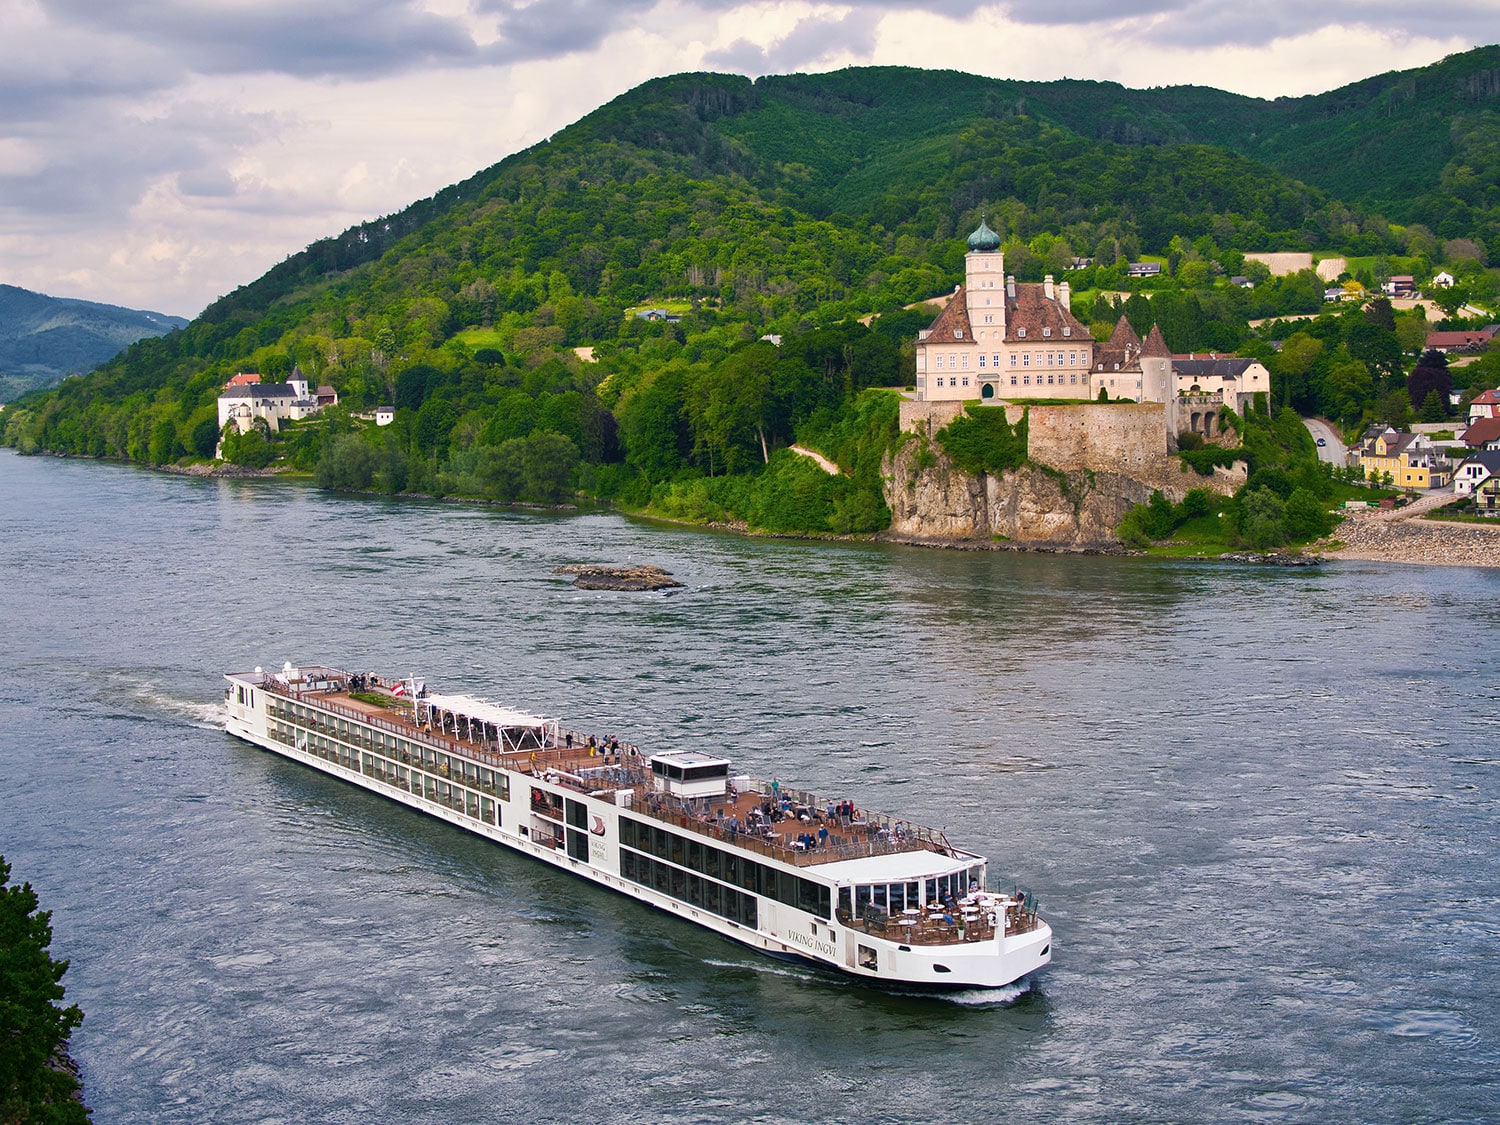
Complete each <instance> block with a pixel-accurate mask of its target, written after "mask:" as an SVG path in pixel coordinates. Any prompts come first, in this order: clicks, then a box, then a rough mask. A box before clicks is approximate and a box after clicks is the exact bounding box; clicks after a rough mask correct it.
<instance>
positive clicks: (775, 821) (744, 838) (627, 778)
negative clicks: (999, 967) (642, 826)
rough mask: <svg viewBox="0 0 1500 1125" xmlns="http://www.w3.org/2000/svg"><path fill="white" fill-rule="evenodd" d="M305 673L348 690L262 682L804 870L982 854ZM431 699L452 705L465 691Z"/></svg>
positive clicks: (561, 737)
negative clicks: (436, 716)
mask: <svg viewBox="0 0 1500 1125" xmlns="http://www.w3.org/2000/svg"><path fill="white" fill-rule="evenodd" d="M306 671H309V672H317V673H327V674H328V675H329V676H330V677H333V678H336V679H337V680H338V681H339V683H340V684H341V685H342V686H340V687H339V688H338V689H337V690H312V689H307V690H299V689H298V688H297V686H296V685H295V684H293V685H287V684H285V683H282V682H279V680H278V679H277V677H274V676H269V675H267V676H265V677H264V679H263V681H262V686H263V687H264V688H267V689H269V690H271V691H272V692H274V693H276V694H279V695H285V696H288V697H289V698H295V699H297V700H299V701H301V702H304V703H313V704H316V705H317V706H318V707H322V708H325V709H327V710H328V711H330V712H332V713H333V714H335V715H340V716H343V717H345V718H348V719H355V720H358V721H360V722H363V723H366V724H368V725H370V726H373V727H376V728H378V729H382V730H385V731H387V732H390V733H395V734H398V735H400V736H401V737H403V738H406V739H410V740H411V741H413V742H419V743H422V744H425V745H427V746H430V747H432V748H433V749H435V750H438V751H441V752H443V753H447V754H456V755H458V756H460V757H463V758H467V759H469V760H471V761H474V762H477V763H481V764H483V765H487V766H491V767H499V768H502V769H506V770H510V771H511V772H513V773H521V774H530V775H532V776H536V777H539V778H544V779H548V780H550V781H552V782H554V783H555V784H558V785H560V786H562V787H565V788H571V789H575V790H577V791H579V792H582V793H587V794H594V795H598V796H601V797H610V796H611V795H612V794H614V793H617V792H618V791H620V790H624V789H628V790H630V791H631V794H632V796H631V798H630V801H631V804H630V807H631V808H632V810H633V811H635V812H638V813H644V814H646V815H648V816H650V817H652V818H654V819H656V820H660V821H663V822H665V823H667V824H671V825H673V826H675V827H678V828H685V829H688V830H689V831H692V832H696V833H700V834H702V835H704V836H709V837H713V838H715V839H719V840H722V841H725V842H727V843H732V844H734V845H736V846H738V847H740V848H743V849H745V850H747V851H751V852H756V853H759V854H762V855H765V856H768V857H770V858H774V859H776V860H779V861H781V862H783V863H788V864H793V865H795V866H799V867H807V866H814V865H819V864H828V863H841V862H846V861H849V860H855V859H860V858H864V857H874V856H891V855H897V854H902V853H931V855H930V856H929V861H930V860H931V859H933V858H936V857H943V858H946V859H949V860H951V861H953V866H955V867H956V866H960V865H961V864H962V862H964V861H967V860H971V859H975V858H978V857H975V856H973V855H971V854H970V853H967V852H964V851H961V850H959V849H957V848H954V847H952V846H951V845H950V844H949V843H948V841H947V840H946V839H945V838H944V836H943V834H942V833H941V832H940V831H937V830H935V829H931V828H926V827H923V826H921V825H916V824H912V823H910V822H909V821H904V820H899V819H895V818H891V817H888V816H885V815H882V814H880V813H875V812H872V811H870V810H866V809H861V808H858V807H856V806H854V805H853V804H852V803H850V802H846V801H836V800H835V801H830V800H826V799H823V798H820V797H818V796H817V795H815V794H812V793H809V792H806V791H803V790H798V789H792V788H788V787H786V786H783V785H781V784H780V783H779V782H775V781H773V782H764V781H758V780H753V779H751V780H749V781H748V784H742V785H740V786H739V787H736V786H734V785H733V784H732V783H731V785H730V786H729V788H728V790H727V791H726V792H725V793H723V794H721V795H718V796H713V797H696V798H679V797H673V796H670V795H668V794H666V793H663V792H661V791H660V790H658V789H657V788H656V787H655V786H654V785H653V783H652V782H653V778H652V775H651V772H650V765H649V758H650V756H649V754H647V753H646V752H643V751H642V750H640V748H638V747H636V746H634V745H631V744H629V743H620V742H617V741H615V740H614V739H613V738H612V737H611V736H602V737H601V736H597V735H596V736H593V737H592V738H591V737H590V736H589V735H588V734H587V733H584V732H579V731H573V730H569V729H567V728H565V727H562V726H561V725H559V724H558V723H556V722H555V721H548V720H542V719H539V718H536V717H534V716H527V715H524V714H522V713H520V712H514V711H508V710H504V709H499V708H493V705H488V704H486V705H484V706H486V707H490V708H493V712H492V713H494V714H503V715H505V716H507V717H509V718H511V719H513V720H515V721H517V722H523V721H529V722H530V723H531V724H533V725H529V726H528V727H527V728H526V731H527V733H526V734H525V735H524V736H523V737H509V736H508V735H507V732H506V731H504V730H498V731H497V730H494V729H493V728H492V727H490V726H486V725H481V724H476V726H478V728H479V729H478V734H479V737H469V730H468V724H467V723H465V722H462V721H454V720H451V719H449V718H448V716H449V715H451V714H452V713H451V712H449V711H442V712H441V713H440V714H441V716H442V719H441V721H442V722H444V723H446V724H449V725H451V726H452V727H456V728H457V729H448V728H447V727H446V726H434V725H433V724H432V723H431V722H428V723H424V724H420V725H419V724H418V723H417V722H416V720H415V717H414V715H415V712H414V708H413V706H412V703H411V702H410V701H409V700H404V699H402V698H401V697H399V696H396V695H393V694H391V693H390V692H389V690H388V689H385V688H379V689H374V690H368V691H361V692H357V693H356V692H351V691H350V690H349V688H348V685H347V681H348V677H347V675H346V674H344V673H341V672H337V671H336V670H333V669H309V670H306ZM392 682H393V681H385V683H392ZM433 698H435V699H438V700H442V701H444V702H448V701H452V700H461V699H462V698H463V697H450V696H437V697H433ZM466 702H469V703H478V702H479V701H466ZM435 713H436V712H435ZM516 729H520V728H516ZM742 780H743V779H742ZM830 809H831V810H832V812H830ZM936 866H938V867H943V866H946V865H943V864H937V865H936Z"/></svg>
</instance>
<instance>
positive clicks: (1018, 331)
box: [1016, 328, 1026, 340]
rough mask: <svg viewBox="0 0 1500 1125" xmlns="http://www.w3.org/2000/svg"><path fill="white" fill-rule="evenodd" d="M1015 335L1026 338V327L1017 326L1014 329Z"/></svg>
mask: <svg viewBox="0 0 1500 1125" xmlns="http://www.w3.org/2000/svg"><path fill="white" fill-rule="evenodd" d="M1016 335H1017V336H1018V337H1019V338H1021V339H1022V340H1024V339H1026V329H1024V328H1017V329H1016Z"/></svg>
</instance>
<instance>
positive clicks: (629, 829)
mask: <svg viewBox="0 0 1500 1125" xmlns="http://www.w3.org/2000/svg"><path fill="white" fill-rule="evenodd" d="M620 843H622V844H624V845H625V846H626V847H629V848H636V849H637V850H639V851H642V852H646V853H649V854H651V855H654V856H656V857H657V858H658V859H664V860H667V861H669V862H671V863H674V864H677V865H678V866H680V867H685V868H687V869H688V870H690V871H697V872H700V873H701V874H704V875H708V876H711V877H712V878H715V879H722V880H723V881H724V882H726V883H729V884H732V885H734V886H737V887H740V888H742V889H744V890H747V891H751V892H753V893H755V894H759V895H765V896H766V897H767V898H774V899H775V900H776V901H777V902H781V903H785V904H786V905H787V906H795V907H796V908H797V909H798V910H805V911H807V912H808V913H809V914H816V915H817V916H818V917H819V918H828V917H831V913H830V912H831V910H832V908H833V895H832V891H831V889H830V888H828V887H826V886H824V885H823V884H822V883H818V882H815V881H813V880H812V879H804V878H802V877H801V876H800V875H796V874H794V873H793V872H790V871H779V870H777V869H776V868H774V867H768V866H767V865H765V864H763V863H756V862H755V861H754V860H751V859H746V858H745V857H744V856H741V855H738V854H736V853H735V852H729V851H723V850H721V849H719V848H716V847H714V846H713V845H712V844H709V843H705V842H704V841H702V840H696V839H693V838H691V837H686V836H680V835H678V834H677V833H676V832H669V831H668V830H667V829H665V828H660V827H658V826H656V825H654V824H646V823H644V822H643V821H639V820H634V819H632V818H630V817H628V816H622V817H621V818H620Z"/></svg>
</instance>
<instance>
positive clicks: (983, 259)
mask: <svg viewBox="0 0 1500 1125" xmlns="http://www.w3.org/2000/svg"><path fill="white" fill-rule="evenodd" d="M1004 281H1005V255H1004V254H1003V253H1001V251H1000V236H999V235H998V234H996V233H995V232H994V231H992V230H990V227H989V224H988V223H986V222H985V221H984V219H983V218H981V219H980V220H979V227H978V228H977V229H976V230H975V231H974V233H973V234H971V235H969V252H968V253H967V254H965V255H964V301H965V304H966V305H967V307H968V310H969V324H970V325H971V326H972V329H973V331H974V333H975V334H976V336H978V337H979V338H981V339H983V338H989V337H991V336H993V338H995V339H1002V340H1003V339H1004V338H1005V288H1004Z"/></svg>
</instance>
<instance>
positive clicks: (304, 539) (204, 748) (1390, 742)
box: [0, 452, 1500, 1123]
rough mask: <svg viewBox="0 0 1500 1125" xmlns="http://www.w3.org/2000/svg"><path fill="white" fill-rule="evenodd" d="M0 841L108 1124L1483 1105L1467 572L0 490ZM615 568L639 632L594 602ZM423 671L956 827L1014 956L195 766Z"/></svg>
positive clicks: (1488, 841) (1497, 961)
mask: <svg viewBox="0 0 1500 1125" xmlns="http://www.w3.org/2000/svg"><path fill="white" fill-rule="evenodd" d="M0 498H3V514H4V524H3V534H0V573H3V574H4V577H5V582H4V583H3V585H0V624H3V626H4V632H5V636H6V637H7V638H8V641H9V646H10V649H9V651H10V658H9V660H8V662H7V663H8V667H7V670H6V674H5V675H4V676H3V678H0V783H3V792H4V798H3V804H0V851H3V853H4V854H5V856H6V857H7V859H9V860H10V862H11V863H12V865H13V867H14V869H15V871H14V878H16V879H17V880H21V879H26V880H29V881H30V882H31V883H32V884H33V885H34V886H35V887H36V888H37V890H38V892H39V893H40V894H41V896H42V898H43V901H44V904H45V905H46V906H48V907H50V908H51V909H52V911H53V927H54V931H55V935H56V937H55V940H54V953H55V954H56V955H58V956H62V957H67V958H70V959H71V962H72V966H71V968H70V969H69V971H68V974H67V977H66V980H65V983H66V985H67V988H68V995H69V998H70V1000H72V1001H75V1002H77V1003H79V1004H80V1005H82V1007H83V1008H84V1010H85V1012H86V1014H87V1018H86V1020H85V1022H84V1024H83V1026H82V1028H81V1029H80V1030H79V1031H78V1032H77V1033H76V1034H75V1037H74V1043H73V1046H74V1054H75V1055H76V1057H77V1058H78V1060H79V1062H80V1064H81V1065H82V1069H83V1074H84V1079H85V1082H86V1085H87V1091H88V1097H89V1100H90V1102H91V1104H92V1106H93V1107H94V1110H95V1120H96V1121H97V1122H101V1123H111V1122H141V1121H163V1122H249V1121H254V1122H263V1121H289V1122H292V1121H334V1122H344V1121H347V1122H356V1121H357V1122H376V1121H378V1122H465V1121H481V1120H483V1121H527V1122H550V1121H574V1120H576V1121H589V1122H613V1121H632V1122H647V1121H651V1122H655V1121H667V1122H689V1121H692V1122H718V1121H762V1122H783V1121H785V1122H798V1121H819V1122H821V1121H838V1122H849V1121H868V1122H887V1121H892V1122H895V1121H922V1122H926V1121H933V1122H952V1121H976V1122H977V1121H991V1120H1000V1119H1009V1118H1012V1117H1016V1118H1022V1119H1031V1120H1038V1119H1044V1118H1056V1119H1061V1120H1066V1121H1099V1122H1104V1121H1110V1122H1113V1121H1184V1122H1188V1121H1208V1120H1213V1121H1242V1120H1254V1121H1307V1120H1320V1121H1403V1122H1405V1121H1481V1120H1487V1119H1488V1120H1494V1119H1496V1118H1497V1117H1500V995H1497V993H1500V987H1497V985H1500V845H1497V834H1496V823H1497V819H1500V817H1497V813H1500V804H1497V792H1500V723H1497V718H1496V716H1497V705H1500V656H1497V646H1496V638H1497V636H1500V628H1497V626H1500V570H1483V571H1481V570H1464V569H1422V568H1399V567H1393V566H1383V565H1379V564H1373V563H1342V564H1337V565H1335V566H1330V567H1327V568H1323V569H1319V570H1296V571H1272V570H1258V569H1244V568H1237V567H1233V566H1228V565H1219V564H1201V563H1200V564H1189V563H1175V562H1159V561H1145V560H1138V559H1110V558H1066V557H1056V558H1055V557H1045V556H1027V555H1012V554H988V553H975V554H970V553H949V552H937V551H923V550H916V549H907V548H895V547H883V546H869V545H844V544H822V543H801V542H786V541H776V540H759V539H748V538H742V537H736V536H727V535H716V534H711V533H705V532H695V531H689V530H684V529H680V528H672V527H662V526H655V525H650V524H646V523H641V522H634V521H631V520H628V519H625V518H622V517H620V516H617V515H613V514H608V513H604V514H578V515H538V514H528V513H518V512H510V511H501V510H490V509H481V508H469V507H464V506H459V505H444V504H435V503H434V504H424V503H403V504H397V503H392V502H387V501H382V500H373V499H351V498H346V497H333V496H328V495H325V494H322V493H319V492H317V491H315V490H312V489H309V488H303V487H297V486H291V485H286V484H280V483H274V482H259V481H253V482H241V481H196V480H186V479H179V478H172V477H165V476H160V475H156V474H152V473H148V472H144V471H140V470H136V469H131V468H124V467H118V466H105V465H97V464H90V463H81V462H68V461H58V460H49V459H41V458H20V457H17V456H15V455H13V454H11V453H9V452H5V453H0ZM593 561H602V562H629V561H634V562H643V563H644V562H649V563H656V564H660V565H662V566H665V567H666V568H667V569H669V570H671V571H673V572H675V574H676V575H677V577H678V578H679V579H681V580H682V581H684V582H685V583H686V588H685V589H683V590H681V591H679V592H677V593H675V594H674V595H670V596H664V595H628V594H609V593H586V592H582V591H578V590H575V589H574V588H572V587H571V586H570V585H569V584H568V583H567V580H566V579H563V578H560V577H558V576H555V575H553V574H552V573H551V571H552V568H553V567H554V566H557V565H560V564H562V563H567V562H593ZM287 659H291V660H293V661H322V662H327V663H332V664H335V665H339V666H345V667H359V668H371V669H374V670H378V671H385V672H389V673H405V672H411V671H416V672H419V673H425V674H426V676H427V677H428V679H429V681H430V682H431V683H432V684H433V685H434V686H437V687H440V688H441V689H443V690H453V691H465V692H469V693H471V694H484V695H489V696H491V697H493V698H497V699H499V700H502V701H504V702H507V703H511V704H513V705H516V706H520V707H524V708H526V709H529V710H533V711H541V712H545V713H548V714H556V715H559V716H562V717H565V718H567V719H569V720H570V721H573V722H574V723H575V724H576V725H579V726H582V727H584V728H586V729H594V730H598V731H602V732H614V733H619V734H621V735H624V736H626V737H629V738H631V739H633V740H635V741H637V742H639V743H640V744H641V745H642V746H645V747H649V748H652V749H655V748H669V747H674V746H675V747H686V746H707V747H711V748H714V749H722V750H724V751H727V752H728V754H729V755H730V756H731V757H732V758H734V759H735V761H736V763H737V765H738V766H739V767H740V768H742V769H744V770H745V771H746V772H750V773H754V774H757V775H761V776H771V775H777V776H779V777H780V778H782V779H783V780H784V781H790V782H795V783H797V784H800V785H804V786H806V787H808V788H811V789H814V790H817V791H819V792H822V793H824V794H827V795H828V796H830V797H833V798H841V797H846V796H847V797H850V798H852V799H855V800H857V801H858V802H859V803H861V804H864V805H866V806H869V807H873V808H877V809H882V810H887V811H890V812H892V813H896V814H898V815H903V816H907V817H909V818H911V819H914V820H917V821H919V822H922V823H927V824H931V825H934V826H939V827H944V828H946V830H947V832H948V835H949V837H950V838H951V839H953V840H954V841H955V842H957V843H961V844H964V845H968V846H971V847H973V848H975V849H976V850H978V851H980V852H982V853H985V854H988V855H989V856H990V857H991V868H992V873H994V874H996V875H999V876H1000V878H1001V879H1002V881H1004V882H1006V883H1007V884H1009V883H1010V882H1011V881H1012V880H1014V881H1016V882H1019V883H1020V884H1021V885H1023V886H1028V887H1030V888H1032V889H1033V891H1034V892H1035V893H1036V894H1037V895H1038V896H1039V897H1040V901H1041V907H1042V911H1043V913H1044V914H1046V915H1047V916H1048V918H1049V920H1050V921H1051V923H1052V925H1053V927H1054V929H1055V931H1056V940H1055V946H1054V950H1055V960H1054V963H1053V964H1052V965H1051V966H1050V967H1049V968H1048V969H1047V970H1046V971H1045V972H1044V973H1042V974H1040V975H1039V976H1038V977H1037V978H1036V979H1033V980H1029V981H1026V982H1024V983H1023V985H1022V986H1020V987H1017V988H1014V989H1009V990H1006V991H1004V992H1003V993H1001V994H999V995H995V994H986V993H966V994H959V995H957V996H954V997H949V998H946V999H934V998H931V997H923V996H910V995H892V994H888V993H881V992H874V991H870V990H867V989H864V988H862V987H859V986H857V985H854V984H852V983H847V982H844V981H842V980H840V979H835V978H832V977H825V976H822V975H819V974H818V973H816V972H813V971H810V970H809V971H804V970H801V969H797V968H791V967H788V966H785V965H782V964H779V963H776V962H773V961H770V960H767V959H763V958H761V957H759V956H757V955H754V954H751V953H749V952H748V951H744V950H741V949H740V948H738V947H736V946H732V945H729V944H727V943H725V942H723V941H721V940H719V939H717V938H715V937H713V936H712V935H709V934H707V933H704V932H700V931H698V930H696V929H694V928H692V927H690V926H688V925H686V924H684V923H681V922H679V921H677V920H675V919H671V918H668V917H666V916H664V915H659V914H657V913H656V912H654V911H651V910H649V909H648V908H646V907H643V906H640V905H638V904H635V903H633V902H630V901H627V900H625V899H623V898H619V897H617V896H614V895H612V894H611V893H609V892H607V891H604V890H600V889H596V888H593V887H590V886H587V885H584V884H582V883H580V882H577V881H575V880H572V879H570V878H569V877H567V876H566V875H563V874H561V873H558V872H555V871H553V870H551V869H549V868H546V867H543V866H541V865H539V864H536V863H533V862H530V861H527V860H524V859H522V858H520V857H517V856H514V855H512V854H510V853H508V852H505V851H503V850H501V849H498V848H496V847H494V846H492V845H488V844H486V843H484V842H482V841H480V840H478V839H476V838H474V837H470V836H467V835H465V834H463V833H461V832H460V831H458V830H457V829H453V828H451V827H449V826H446V825H443V824H439V823H435V822H432V821H429V820H427V819H425V818H423V817H422V816H420V815H419V814H416V813H414V812H411V811H410V810H406V809H404V808H401V807H399V806H396V805H394V804H391V803H388V802H386V801H383V800H381V799H380V798H378V797H375V796H373V795H370V794H367V793H364V792H361V791H358V790H354V789H352V788H350V787H347V786H344V785H343V784H341V783H340V782H337V781H335V780H332V779H329V778H325V777H322V776H320V775H317V774H314V773H312V772H311V771H309V770H306V769H304V768H302V767H299V766H296V765H294V764H291V763H287V762H284V761H282V760H280V759H278V758H276V757H274V756H273V755H271V754H269V753H266V752H265V751H262V750H258V749H256V748H254V747H251V746H248V745H245V744H242V743H239V742H237V741H235V740H233V739H231V738H229V737H228V736H226V735H225V734H223V733H222V731H220V730H218V729H216V726H215V723H216V721H217V710H216V709H217V703H218V701H219V699H220V698H221V691H222V681H221V679H220V672H221V671H223V670H225V669H237V670H245V669H247V668H251V667H254V666H255V665H277V664H280V662H282V661H283V660H287Z"/></svg>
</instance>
